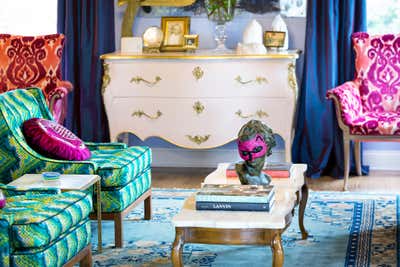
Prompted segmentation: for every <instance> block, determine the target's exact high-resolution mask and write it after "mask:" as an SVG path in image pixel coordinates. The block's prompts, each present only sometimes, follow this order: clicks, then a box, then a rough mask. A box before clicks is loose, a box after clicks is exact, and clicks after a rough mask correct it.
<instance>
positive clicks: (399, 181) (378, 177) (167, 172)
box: [152, 168, 400, 193]
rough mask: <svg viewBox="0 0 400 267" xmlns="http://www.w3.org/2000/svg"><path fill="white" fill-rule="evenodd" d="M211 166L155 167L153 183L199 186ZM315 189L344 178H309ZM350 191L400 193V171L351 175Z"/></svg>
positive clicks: (336, 185)
mask: <svg viewBox="0 0 400 267" xmlns="http://www.w3.org/2000/svg"><path fill="white" fill-rule="evenodd" d="M213 170H214V169H210V168H153V172H152V176H153V177H152V184H153V187H155V188H199V187H200V184H201V182H202V181H203V180H204V178H205V177H206V176H207V175H208V174H209V173H210V172H212V171H213ZM307 183H308V185H309V188H310V189H311V190H314V191H341V190H342V187H343V180H342V179H336V178H332V177H327V176H325V177H321V178H319V179H311V178H307ZM349 191H353V192H371V193H372V192H374V193H375V192H378V193H400V172H395V171H371V172H370V174H369V175H368V176H351V177H350V179H349Z"/></svg>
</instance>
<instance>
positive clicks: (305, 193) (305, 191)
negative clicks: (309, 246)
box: [299, 183, 308, 239]
mask: <svg viewBox="0 0 400 267" xmlns="http://www.w3.org/2000/svg"><path fill="white" fill-rule="evenodd" d="M307 200H308V186H307V184H306V183H305V184H304V185H303V186H302V187H301V199H300V205H299V226H300V231H301V237H302V239H307V237H308V232H307V230H306V229H305V228H304V212H305V210H306V206H307Z"/></svg>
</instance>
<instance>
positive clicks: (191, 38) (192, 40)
mask: <svg viewBox="0 0 400 267" xmlns="http://www.w3.org/2000/svg"><path fill="white" fill-rule="evenodd" d="M183 38H184V40H185V50H188V51H193V50H196V49H197V48H198V47H199V35H198V34H185V35H184V36H183Z"/></svg>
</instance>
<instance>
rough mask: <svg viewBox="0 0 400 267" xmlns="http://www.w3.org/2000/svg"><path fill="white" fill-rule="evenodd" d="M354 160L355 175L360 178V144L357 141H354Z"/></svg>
mask: <svg viewBox="0 0 400 267" xmlns="http://www.w3.org/2000/svg"><path fill="white" fill-rule="evenodd" d="M354 159H355V162H356V171H357V175H358V176H361V175H362V173H361V142H360V141H358V140H356V141H354Z"/></svg>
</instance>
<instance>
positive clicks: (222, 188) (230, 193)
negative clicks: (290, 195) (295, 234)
mask: <svg viewBox="0 0 400 267" xmlns="http://www.w3.org/2000/svg"><path fill="white" fill-rule="evenodd" d="M274 195H275V187H274V186H273V185H237V184H235V185H233V184H205V185H204V186H203V187H202V188H201V189H200V190H199V192H197V194H196V202H197V201H200V202H234V203H240V202H241V203H264V204H266V203H269V201H270V200H271V199H272V197H273V196H274Z"/></svg>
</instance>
